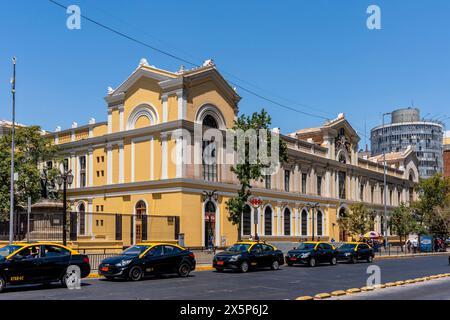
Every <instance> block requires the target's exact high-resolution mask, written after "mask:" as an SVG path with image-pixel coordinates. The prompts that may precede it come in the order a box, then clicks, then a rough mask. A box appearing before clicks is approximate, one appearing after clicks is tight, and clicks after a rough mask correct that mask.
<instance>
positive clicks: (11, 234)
mask: <svg viewBox="0 0 450 320" xmlns="http://www.w3.org/2000/svg"><path fill="white" fill-rule="evenodd" d="M12 62H13V78H12V80H11V85H12V87H11V93H12V128H11V190H10V207H9V242H10V243H11V242H13V241H14V149H15V145H14V135H15V131H16V57H13V58H12Z"/></svg>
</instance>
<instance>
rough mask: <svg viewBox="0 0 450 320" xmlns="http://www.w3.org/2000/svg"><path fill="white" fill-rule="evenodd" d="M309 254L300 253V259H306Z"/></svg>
mask: <svg viewBox="0 0 450 320" xmlns="http://www.w3.org/2000/svg"><path fill="white" fill-rule="evenodd" d="M310 254H311V253H310V252H306V253H302V254H301V255H300V258H308V257H309V255H310Z"/></svg>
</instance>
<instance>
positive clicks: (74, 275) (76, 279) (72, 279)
mask: <svg viewBox="0 0 450 320" xmlns="http://www.w3.org/2000/svg"><path fill="white" fill-rule="evenodd" d="M80 280H81V270H80V267H79V266H76V265H70V266H68V267H67V269H66V271H65V272H64V275H63V276H62V278H61V285H62V286H63V287H65V288H69V287H76V286H78V285H79V284H80Z"/></svg>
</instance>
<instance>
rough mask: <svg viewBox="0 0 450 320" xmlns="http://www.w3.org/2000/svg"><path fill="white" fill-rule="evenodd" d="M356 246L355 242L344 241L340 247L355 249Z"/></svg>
mask: <svg viewBox="0 0 450 320" xmlns="http://www.w3.org/2000/svg"><path fill="white" fill-rule="evenodd" d="M355 247H356V244H354V243H344V244H343V245H342V246H340V247H339V250H341V249H342V250H349V249H351V250H353V249H355Z"/></svg>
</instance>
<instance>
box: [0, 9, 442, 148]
mask: <svg viewBox="0 0 450 320" xmlns="http://www.w3.org/2000/svg"><path fill="white" fill-rule="evenodd" d="M58 1H60V2H61V3H63V4H64V5H70V4H77V5H79V6H80V7H81V10H82V13H83V14H85V15H87V16H89V17H91V18H94V19H96V20H98V21H100V22H102V23H104V24H107V25H108V26H111V27H113V28H116V29H119V30H121V31H122V32H124V33H127V34H130V35H132V36H134V37H136V38H138V39H140V40H142V41H145V42H148V43H150V44H152V45H154V46H156V47H159V48H161V49H164V50H167V51H170V52H172V53H174V54H176V55H178V56H181V57H183V58H185V59H187V60H193V61H194V62H197V63H199V64H200V63H201V62H202V61H203V60H205V59H208V58H213V59H214V60H215V62H216V64H217V66H218V68H219V70H222V71H224V72H225V74H224V75H225V76H226V77H227V78H229V79H230V80H235V79H233V78H231V77H230V76H229V74H232V75H234V76H238V77H239V78H241V79H243V80H245V81H247V82H248V83H242V82H240V83H241V84H242V85H244V86H246V87H248V88H249V89H252V90H254V91H257V92H258V93H260V94H263V95H266V96H267V97H269V98H271V99H274V100H277V101H279V102H281V103H283V104H286V105H289V106H291V107H294V108H297V109H299V110H303V111H306V112H310V113H315V114H319V115H322V116H326V117H328V118H332V117H335V116H337V114H338V113H340V112H344V113H345V114H346V116H347V118H348V119H349V120H350V122H351V123H352V124H353V125H354V126H355V127H356V128H357V129H358V131H359V132H361V138H362V141H361V142H362V145H361V147H363V144H364V143H365V138H364V129H365V128H367V132H369V131H370V128H371V127H373V126H375V125H377V124H379V123H380V121H381V114H382V113H383V112H387V111H391V110H392V109H394V108H397V107H409V106H411V105H412V103H413V102H414V105H415V106H418V107H420V108H421V110H422V115H426V114H428V113H429V114H431V115H435V116H436V117H438V116H440V115H441V116H442V115H444V114H448V115H449V116H450V108H449V102H450V90H449V89H450V58H449V57H450V20H449V19H448V16H449V15H450V1H448V0H428V1H425V0H421V1H419V0H396V1H382V0H371V1H365V0H328V1H326V0H314V1H313V0H311V1H306V0H292V1H290V0H289V1H287V0H285V1H274V0H271V1H269V0H245V1H242V0H227V1H211V0H209V1H206V0H195V1H194V0H191V1H186V0H164V1H163V0H158V1H156V0H146V1H144V0H131V1H126V2H125V1H112V0H109V1H106V0H95V1H93V0H79V1H76V0H69V1H68V0H58ZM370 4H377V5H379V6H380V8H381V12H382V30H375V31H374V30H368V29H367V28H366V19H367V16H368V15H367V14H366V9H367V7H368V5H370ZM66 18H67V15H66V13H65V11H64V10H63V9H61V8H59V7H56V6H55V5H53V4H51V3H50V2H49V1H48V0H33V1H29V0H15V1H2V2H1V3H0V26H1V28H0V30H1V31H0V35H1V37H0V39H1V43H0V118H2V119H10V118H11V116H10V105H11V94H10V84H9V79H10V77H11V57H12V56H14V55H15V56H17V59H18V69H17V72H18V79H17V121H18V122H21V123H25V124H40V125H42V127H43V128H44V129H48V130H53V129H54V128H55V127H56V126H58V125H59V126H61V127H63V128H68V127H70V125H71V123H72V122H73V121H76V122H78V123H79V124H85V123H87V122H88V120H89V118H90V117H94V118H96V119H97V121H104V120H106V103H105V102H104V100H103V97H104V96H105V95H106V92H107V91H106V90H107V87H108V86H112V87H116V86H117V85H118V84H120V83H121V82H122V81H123V80H124V79H125V78H126V77H127V76H128V75H129V74H130V73H131V71H132V70H134V68H135V67H136V66H137V64H138V62H139V59H140V58H141V57H146V58H147V59H148V61H149V62H150V64H154V65H156V66H158V67H161V68H165V69H169V70H173V71H175V70H177V69H178V67H179V65H180V62H178V61H175V60H173V59H171V58H168V57H166V56H163V55H161V54H159V53H156V52H154V51H152V50H150V49H148V48H145V47H143V46H140V45H138V44H136V43H133V42H131V41H129V40H126V39H123V38H120V37H118V36H117V35H114V34H112V33H110V32H107V31H105V30H103V29H101V28H99V27H98V26H95V25H93V24H91V23H90V22H88V21H84V20H83V21H82V25H81V30H68V29H67V28H66ZM237 82H239V81H237ZM239 93H240V94H241V96H242V97H243V99H242V101H241V103H240V111H241V112H243V113H251V112H253V111H256V110H259V109H261V108H262V107H264V108H266V109H267V110H268V111H269V113H270V114H271V115H272V118H273V126H278V127H281V130H282V132H284V133H288V132H292V131H295V130H296V129H299V128H304V127H309V126H317V125H320V124H322V123H323V121H324V120H323V119H320V118H314V117H309V116H305V115H302V114H299V113H296V112H293V111H288V110H285V109H282V108H280V107H277V106H275V105H272V104H270V103H268V102H266V101H262V100H260V99H258V98H256V97H253V96H251V95H249V94H247V93H245V92H242V91H240V92H239ZM447 124H450V122H447Z"/></svg>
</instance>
